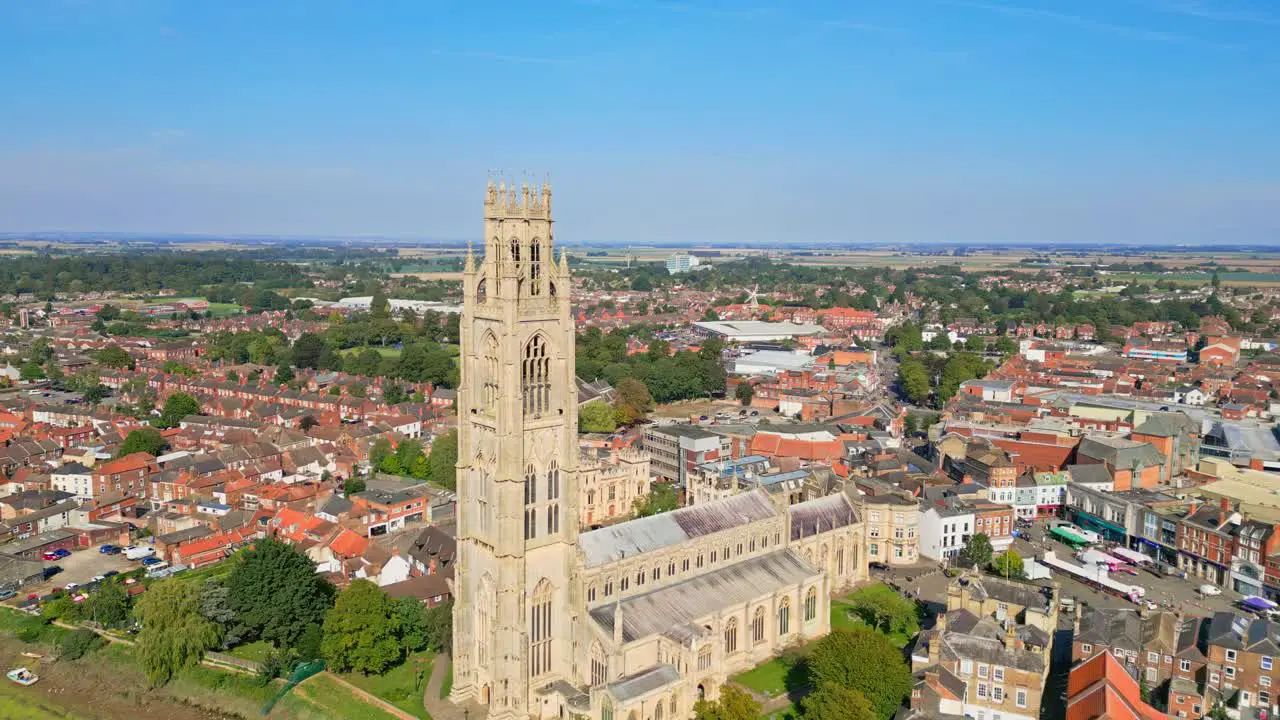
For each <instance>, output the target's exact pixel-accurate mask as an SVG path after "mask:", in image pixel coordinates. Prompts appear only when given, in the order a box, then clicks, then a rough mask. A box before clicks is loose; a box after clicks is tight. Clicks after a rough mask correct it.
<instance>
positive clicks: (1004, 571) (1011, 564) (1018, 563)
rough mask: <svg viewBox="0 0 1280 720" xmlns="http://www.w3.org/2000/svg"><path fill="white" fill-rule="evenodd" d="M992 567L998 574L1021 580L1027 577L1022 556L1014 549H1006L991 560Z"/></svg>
mask: <svg viewBox="0 0 1280 720" xmlns="http://www.w3.org/2000/svg"><path fill="white" fill-rule="evenodd" d="M991 569H992V571H993V572H995V573H996V574H997V575H1000V576H1001V577H1006V578H1012V579H1014V580H1021V579H1022V578H1024V577H1025V573H1024V570H1023V562H1022V556H1021V555H1019V554H1018V553H1016V552H1014V551H1013V550H1011V549H1010V550H1005V551H1004V552H1002V553H1000V554H999V555H997V556H996V558H995V559H994V560H992V561H991Z"/></svg>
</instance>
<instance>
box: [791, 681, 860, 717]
mask: <svg viewBox="0 0 1280 720" xmlns="http://www.w3.org/2000/svg"><path fill="white" fill-rule="evenodd" d="M800 720H877V718H876V711H875V709H874V708H873V707H871V702H870V701H869V700H867V698H866V696H865V695H863V694H862V693H860V692H858V691H857V690H854V689H853V688H849V687H844V686H843V685H834V684H832V683H824V684H822V685H819V686H818V688H817V689H816V690H814V691H813V692H811V693H809V694H808V695H806V696H805V697H804V699H803V700H801V701H800Z"/></svg>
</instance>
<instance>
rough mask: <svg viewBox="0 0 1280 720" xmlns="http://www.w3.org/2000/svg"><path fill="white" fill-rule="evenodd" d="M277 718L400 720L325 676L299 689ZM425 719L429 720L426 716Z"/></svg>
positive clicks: (283, 702) (279, 706)
mask: <svg viewBox="0 0 1280 720" xmlns="http://www.w3.org/2000/svg"><path fill="white" fill-rule="evenodd" d="M270 717H273V718H282V719H284V718H289V719H290V720H292V719H293V718H300V717H308V718H342V719H343V720H396V716H395V715H392V714H391V713H389V712H387V711H385V710H383V709H382V708H379V707H375V706H373V705H370V704H369V703H367V702H365V701H363V700H361V699H360V698H357V697H356V696H354V695H352V694H351V691H350V690H348V689H347V688H344V687H343V686H341V685H339V684H338V683H337V682H336V681H335V680H334V679H333V678H331V677H329V676H328V675H325V674H324V673H321V674H319V675H316V676H315V677H313V678H311V679H309V680H307V681H306V682H304V683H302V684H301V685H298V686H297V687H295V688H294V689H293V690H292V691H291V692H290V693H289V694H288V695H285V696H284V697H283V698H282V699H281V700H280V702H279V703H278V704H277V705H276V707H275V709H274V710H272V712H271V715H270ZM421 717H424V718H425V717H427V715H426V714H425V713H423V714H422V715H421Z"/></svg>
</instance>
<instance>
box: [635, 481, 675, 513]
mask: <svg viewBox="0 0 1280 720" xmlns="http://www.w3.org/2000/svg"><path fill="white" fill-rule="evenodd" d="M679 506H680V498H679V496H678V494H677V493H676V486H675V485H672V484H671V483H665V482H655V483H653V484H652V485H650V486H649V494H648V495H646V496H644V497H638V498H636V499H635V503H634V504H633V510H634V512H635V516H636V517H648V516H650V515H657V514H658V513H664V512H670V511H672V510H675V509H676V508H677V507H679Z"/></svg>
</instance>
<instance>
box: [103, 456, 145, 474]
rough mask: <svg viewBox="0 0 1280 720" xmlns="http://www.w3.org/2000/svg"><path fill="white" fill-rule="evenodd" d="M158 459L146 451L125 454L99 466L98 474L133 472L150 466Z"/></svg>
mask: <svg viewBox="0 0 1280 720" xmlns="http://www.w3.org/2000/svg"><path fill="white" fill-rule="evenodd" d="M155 461H156V459H155V457H154V456H152V455H150V454H148V453H144V452H136V453H130V454H128V455H125V456H124V457H122V458H120V459H118V460H112V461H111V462H109V463H104V464H102V465H99V466H98V474H100V475H115V474H116V473H126V472H132V471H134V470H142V469H144V468H146V467H149V466H150V465H151V464H152V463H154V462H155Z"/></svg>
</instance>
